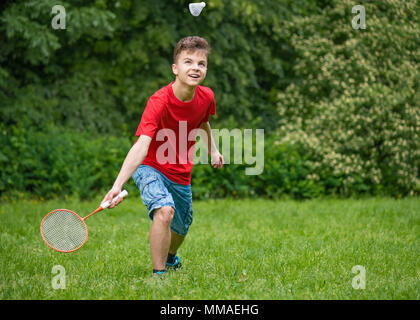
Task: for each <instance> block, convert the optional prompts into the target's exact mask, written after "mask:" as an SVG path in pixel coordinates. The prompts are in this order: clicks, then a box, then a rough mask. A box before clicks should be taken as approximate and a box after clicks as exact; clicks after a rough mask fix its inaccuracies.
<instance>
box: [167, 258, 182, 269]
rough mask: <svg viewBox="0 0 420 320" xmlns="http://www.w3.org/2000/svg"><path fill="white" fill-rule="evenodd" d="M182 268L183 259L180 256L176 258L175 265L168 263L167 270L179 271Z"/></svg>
mask: <svg viewBox="0 0 420 320" xmlns="http://www.w3.org/2000/svg"><path fill="white" fill-rule="evenodd" d="M181 267H182V263H181V259H179V257H178V256H175V258H174V263H169V262H166V269H171V270H177V269H180V268H181Z"/></svg>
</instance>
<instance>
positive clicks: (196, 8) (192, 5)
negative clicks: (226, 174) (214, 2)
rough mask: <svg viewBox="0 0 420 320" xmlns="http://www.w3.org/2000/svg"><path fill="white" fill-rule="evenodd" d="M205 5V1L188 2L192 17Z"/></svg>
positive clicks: (197, 14)
mask: <svg viewBox="0 0 420 320" xmlns="http://www.w3.org/2000/svg"><path fill="white" fill-rule="evenodd" d="M205 6H206V3H205V2H200V3H190V5H189V7H190V12H191V14H192V15H193V16H194V17H198V16H199V15H200V13H201V11H202V10H203V8H204V7H205Z"/></svg>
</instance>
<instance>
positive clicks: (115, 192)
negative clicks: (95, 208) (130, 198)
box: [101, 188, 123, 209]
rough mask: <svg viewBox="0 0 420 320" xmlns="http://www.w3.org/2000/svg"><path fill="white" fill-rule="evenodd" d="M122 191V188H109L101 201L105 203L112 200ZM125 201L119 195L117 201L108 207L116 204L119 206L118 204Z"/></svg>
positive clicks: (110, 207)
mask: <svg viewBox="0 0 420 320" xmlns="http://www.w3.org/2000/svg"><path fill="white" fill-rule="evenodd" d="M120 193H121V188H112V189H111V190H109V192H108V193H107V194H106V196H105V198H104V199H103V200H102V202H101V203H104V202H105V201H110V202H111V201H112V199H114V198H115V197H116V196H118V195H119V194H120ZM122 201H123V198H122V197H119V198H118V199H117V201H115V202H114V203H111V204H110V206H109V207H108V209H112V208H114V207H116V206H118V204H120V203H121V202H122Z"/></svg>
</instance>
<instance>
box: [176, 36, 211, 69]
mask: <svg viewBox="0 0 420 320" xmlns="http://www.w3.org/2000/svg"><path fill="white" fill-rule="evenodd" d="M185 50H187V51H190V50H191V51H195V50H204V51H206V57H207V56H208V55H209V53H210V46H209V44H208V43H207V41H206V39H204V38H201V37H198V36H190V37H185V38H182V39H181V40H179V41H178V43H177V45H176V46H175V49H174V63H176V62H177V59H178V56H179V55H180V54H181V52H182V51H185Z"/></svg>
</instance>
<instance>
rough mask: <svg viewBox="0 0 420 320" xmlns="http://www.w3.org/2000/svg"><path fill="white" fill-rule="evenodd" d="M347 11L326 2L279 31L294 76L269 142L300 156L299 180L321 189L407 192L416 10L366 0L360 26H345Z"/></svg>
mask: <svg viewBox="0 0 420 320" xmlns="http://www.w3.org/2000/svg"><path fill="white" fill-rule="evenodd" d="M353 5H354V3H353V2H352V1H349V0H348V1H332V2H331V4H330V6H328V7H327V8H326V9H325V10H324V11H323V12H322V14H318V15H312V16H311V17H310V19H309V18H302V17H294V19H291V20H290V21H289V22H288V23H287V24H286V28H284V29H283V30H281V31H279V32H281V33H282V34H283V37H284V38H287V39H289V41H290V45H291V46H292V47H293V48H294V49H295V52H296V55H297V57H296V64H295V65H294V72H295V75H296V80H295V81H294V83H292V84H290V85H289V86H288V87H287V88H286V90H285V91H284V92H280V93H279V95H278V110H279V115H280V119H281V120H280V121H279V129H278V132H277V135H278V141H279V143H285V142H287V143H292V144H294V145H295V146H296V150H297V151H298V152H299V153H300V154H305V155H307V156H308V161H309V164H310V167H311V168H312V170H311V171H310V175H309V176H308V177H307V179H310V180H311V181H314V182H319V181H322V182H323V184H324V185H325V187H326V189H328V190H330V192H333V193H339V194H343V195H350V194H353V193H356V194H358V193H377V192H386V193H388V194H392V195H395V196H396V195H401V194H402V195H406V194H409V193H413V192H414V190H415V188H416V185H417V186H418V184H419V181H420V180H419V178H420V171H419V168H420V130H419V128H420V73H419V68H420V61H419V55H418V54H419V51H418V50H419V48H420V29H419V27H418V26H419V25H420V6H419V5H418V2H417V1H405V2H401V1H392V0H387V1H380V2H379V1H370V2H368V3H366V4H365V8H366V24H367V28H366V29H365V30H363V29H358V30H354V29H352V28H351V24H350V18H349V17H352V14H351V11H350V10H351V8H352V6H353ZM381 189H382V190H381Z"/></svg>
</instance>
